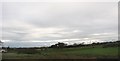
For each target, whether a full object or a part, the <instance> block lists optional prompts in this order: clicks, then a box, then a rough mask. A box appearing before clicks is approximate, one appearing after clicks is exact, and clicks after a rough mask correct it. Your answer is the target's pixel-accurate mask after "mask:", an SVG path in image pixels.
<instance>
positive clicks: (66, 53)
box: [3, 47, 118, 59]
mask: <svg viewBox="0 0 120 61" xmlns="http://www.w3.org/2000/svg"><path fill="white" fill-rule="evenodd" d="M36 51H37V52H36V53H33V54H27V53H17V51H15V50H14V52H12V50H11V51H10V52H9V51H8V52H7V53H3V59H17V58H21V59H26V58H27V59H46V58H49V59H52V58H70V59H72V58H92V57H95V58H98V57H117V56H118V47H108V48H102V47H95V48H91V47H86V48H80V47H79V48H63V49H54V48H48V49H47V50H44V51H41V50H36ZM23 52H24V51H23ZM26 52H27V50H26Z"/></svg>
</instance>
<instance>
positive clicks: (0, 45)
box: [0, 40, 7, 53]
mask: <svg viewBox="0 0 120 61" xmlns="http://www.w3.org/2000/svg"><path fill="white" fill-rule="evenodd" d="M2 47H3V42H2V41H1V40H0V53H1V52H7V51H6V50H5V49H2Z"/></svg>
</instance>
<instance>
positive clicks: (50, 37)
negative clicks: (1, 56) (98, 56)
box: [0, 2, 118, 47]
mask: <svg viewBox="0 0 120 61" xmlns="http://www.w3.org/2000/svg"><path fill="white" fill-rule="evenodd" d="M0 7H2V12H1V13H2V15H0V16H2V25H0V27H1V28H2V35H0V39H1V40H2V41H4V45H6V46H12V47H23V46H25V47H33V46H35V47H36V46H49V45H51V44H55V43H57V42H65V43H67V44H72V43H82V42H85V43H92V42H104V41H111V40H117V38H118V4H117V3H115V2H56V3H55V2H29V3H27V2H21V3H20V2H4V3H2V5H1V6H0ZM0 21H1V20H0Z"/></svg>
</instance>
